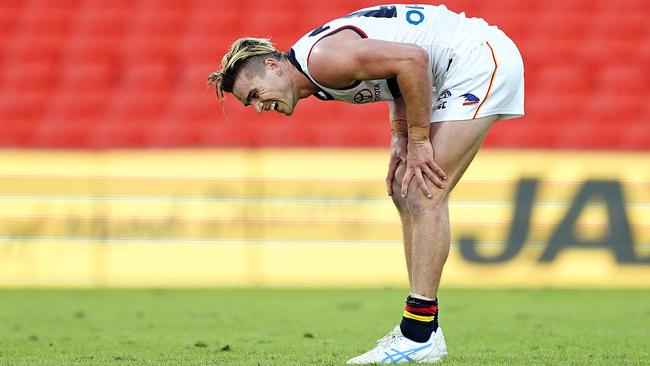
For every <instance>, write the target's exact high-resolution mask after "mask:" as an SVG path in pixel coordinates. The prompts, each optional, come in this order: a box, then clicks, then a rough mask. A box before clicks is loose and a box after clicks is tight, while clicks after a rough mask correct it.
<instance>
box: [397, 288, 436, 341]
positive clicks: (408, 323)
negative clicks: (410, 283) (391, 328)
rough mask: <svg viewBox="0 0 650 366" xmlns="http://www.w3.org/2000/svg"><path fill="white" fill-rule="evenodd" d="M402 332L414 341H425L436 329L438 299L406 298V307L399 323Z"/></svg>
mask: <svg viewBox="0 0 650 366" xmlns="http://www.w3.org/2000/svg"><path fill="white" fill-rule="evenodd" d="M399 327H400V329H401V330H402V334H403V335H404V336H405V337H406V338H408V339H410V340H412V341H415V342H426V341H428V340H429V338H430V337H431V333H433V332H435V331H436V330H437V329H438V299H435V300H423V299H418V298H415V297H411V296H409V297H407V298H406V308H405V309H404V314H403V316H402V322H401V323H400V325H399Z"/></svg>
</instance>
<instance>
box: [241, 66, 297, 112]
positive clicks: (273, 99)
mask: <svg viewBox="0 0 650 366" xmlns="http://www.w3.org/2000/svg"><path fill="white" fill-rule="evenodd" d="M265 66H266V67H265V72H264V73H263V74H261V75H258V74H257V73H256V74H255V75H254V76H251V75H248V74H247V73H246V72H240V73H239V75H238V76H237V79H236V80H235V84H234V86H233V91H232V94H233V95H234V96H235V97H236V98H237V99H238V100H239V101H240V102H241V103H242V104H243V105H244V106H245V107H247V106H249V105H250V106H252V107H253V108H255V111H257V113H262V112H265V111H276V112H279V113H283V114H285V115H287V116H290V115H291V114H292V113H293V110H294V108H295V106H296V102H297V98H295V97H294V95H293V89H292V87H291V83H290V81H289V79H288V78H287V77H285V73H284V71H283V70H282V68H281V65H280V63H279V61H277V60H275V59H267V60H265Z"/></svg>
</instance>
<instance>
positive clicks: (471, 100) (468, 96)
mask: <svg viewBox="0 0 650 366" xmlns="http://www.w3.org/2000/svg"><path fill="white" fill-rule="evenodd" d="M461 97H463V98H465V101H464V102H463V105H473V104H478V102H480V101H481V99H479V98H478V97H477V96H476V95H474V94H472V93H465V94H463V95H461Z"/></svg>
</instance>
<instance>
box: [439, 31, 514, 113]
mask: <svg viewBox="0 0 650 366" xmlns="http://www.w3.org/2000/svg"><path fill="white" fill-rule="evenodd" d="M451 57H452V61H451V64H450V65H449V69H448V70H447V71H446V72H445V73H444V74H443V75H442V76H441V77H440V78H439V79H438V80H436V84H437V85H436V87H435V90H436V91H435V92H434V103H433V106H432V113H431V122H442V121H460V120H470V119H475V118H480V117H486V116H491V115H499V118H498V120H503V119H508V118H516V117H521V116H523V115H524V64H523V61H522V59H521V54H520V53H519V50H518V49H517V46H515V44H514V42H512V40H510V38H508V37H507V36H506V35H505V33H503V32H502V31H500V30H498V31H496V32H495V33H494V36H493V37H490V40H489V41H487V42H485V43H482V44H481V45H479V46H477V47H475V48H474V49H472V50H471V51H470V52H466V53H462V54H452V56H451Z"/></svg>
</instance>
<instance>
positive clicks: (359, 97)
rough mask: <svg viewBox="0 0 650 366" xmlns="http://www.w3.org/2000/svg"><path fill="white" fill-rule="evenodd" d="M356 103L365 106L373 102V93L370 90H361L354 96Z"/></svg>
mask: <svg viewBox="0 0 650 366" xmlns="http://www.w3.org/2000/svg"><path fill="white" fill-rule="evenodd" d="M354 102H355V103H357V104H363V103H368V102H372V92H371V91H370V89H361V90H359V91H358V92H357V94H355V95H354Z"/></svg>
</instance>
